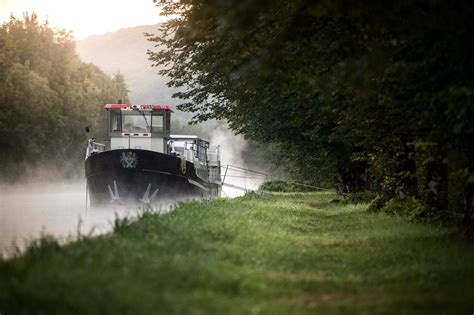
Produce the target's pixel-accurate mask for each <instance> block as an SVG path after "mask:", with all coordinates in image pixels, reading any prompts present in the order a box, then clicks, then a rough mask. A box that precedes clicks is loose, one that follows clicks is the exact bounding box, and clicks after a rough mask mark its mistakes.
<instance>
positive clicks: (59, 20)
mask: <svg viewBox="0 0 474 315" xmlns="http://www.w3.org/2000/svg"><path fill="white" fill-rule="evenodd" d="M23 12H29V13H31V12H36V13H37V15H38V17H39V19H40V20H45V19H48V22H49V25H50V26H51V27H54V28H58V29H66V30H68V31H72V32H73V36H74V38H75V39H84V38H86V37H88V36H90V35H99V34H104V33H107V32H114V31H116V30H118V29H121V28H127V27H133V26H139V25H150V24H156V23H159V22H162V21H163V20H164V17H161V16H160V15H159V12H160V10H159V8H157V7H156V6H155V4H154V3H153V0H0V24H1V23H4V22H7V21H8V20H10V14H11V13H13V15H14V16H15V17H20V18H21V17H22V16H23Z"/></svg>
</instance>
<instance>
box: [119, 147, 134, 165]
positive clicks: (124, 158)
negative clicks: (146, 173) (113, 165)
mask: <svg viewBox="0 0 474 315" xmlns="http://www.w3.org/2000/svg"><path fill="white" fill-rule="evenodd" d="M120 163H122V167H123V168H135V167H137V164H138V157H137V154H136V153H135V152H131V151H130V152H122V155H121V156H120Z"/></svg>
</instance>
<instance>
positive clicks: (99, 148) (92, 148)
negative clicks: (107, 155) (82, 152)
mask: <svg viewBox="0 0 474 315" xmlns="http://www.w3.org/2000/svg"><path fill="white" fill-rule="evenodd" d="M104 151H105V144H102V143H98V142H95V139H94V138H92V139H89V140H88V141H87V149H86V159H87V158H88V157H90V156H91V155H93V154H95V153H99V152H104Z"/></svg>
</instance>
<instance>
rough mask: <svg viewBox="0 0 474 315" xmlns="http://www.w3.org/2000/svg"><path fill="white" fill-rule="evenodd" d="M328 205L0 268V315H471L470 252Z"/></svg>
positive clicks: (208, 214)
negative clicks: (383, 314) (59, 314)
mask: <svg viewBox="0 0 474 315" xmlns="http://www.w3.org/2000/svg"><path fill="white" fill-rule="evenodd" d="M333 198H334V196H333V195H332V194H329V193H317V194H315V193H310V194H289V195H288V194H281V195H272V196H261V197H256V196H246V197H243V198H238V199H234V200H215V201H213V202H210V203H207V204H200V203H188V204H183V205H181V206H179V207H177V208H176V209H175V210H174V211H172V212H171V213H169V214H167V215H162V216H158V215H152V214H144V215H143V216H142V217H141V218H140V219H139V220H138V221H137V222H134V223H132V224H129V223H127V222H118V223H117V224H116V227H115V231H114V233H112V234H110V235H104V236H100V237H96V238H83V239H81V240H80V241H78V242H75V243H72V244H70V245H68V246H65V247H62V248H60V247H58V246H57V244H56V243H55V242H54V241H51V240H47V239H45V240H43V242H42V245H39V246H36V247H33V248H31V249H30V250H29V251H28V252H27V253H26V255H24V256H22V257H19V258H16V259H14V260H11V261H6V262H2V263H0V313H1V314H2V315H7V314H21V313H25V314H30V313H44V314H53V313H61V314H64V313H79V314H98V313H102V314H104V313H107V314H156V313H181V314H208V313H219V314H228V313H230V314H240V313H249V314H250V313H251V314H259V313H265V314H276V313H278V314H290V313H291V314H293V313H300V314H306V313H308V314H310V313H315V312H316V313H321V314H326V313H341V314H346V313H382V312H384V313H391V314H399V313H411V314H418V313H424V314H442V313H457V314H472V312H474V293H473V292H474V284H473V281H474V263H473V262H474V246H472V244H469V243H467V242H463V241H461V240H458V239H456V237H455V236H454V235H453V234H452V231H451V230H449V229H446V228H438V227H434V226H429V225H421V224H416V223H410V222H407V221H406V220H404V219H397V218H395V217H389V216H386V215H382V214H371V213H367V212H366V211H365V208H366V205H341V204H338V203H331V202H330V200H331V199H333Z"/></svg>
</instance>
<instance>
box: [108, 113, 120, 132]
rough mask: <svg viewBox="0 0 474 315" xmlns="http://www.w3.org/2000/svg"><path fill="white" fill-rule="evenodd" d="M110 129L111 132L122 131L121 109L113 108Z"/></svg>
mask: <svg viewBox="0 0 474 315" xmlns="http://www.w3.org/2000/svg"><path fill="white" fill-rule="evenodd" d="M110 131H111V132H121V124H120V111H119V110H111V111H110Z"/></svg>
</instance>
